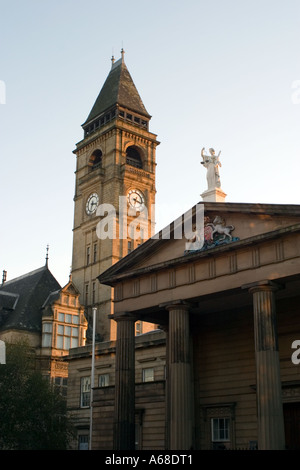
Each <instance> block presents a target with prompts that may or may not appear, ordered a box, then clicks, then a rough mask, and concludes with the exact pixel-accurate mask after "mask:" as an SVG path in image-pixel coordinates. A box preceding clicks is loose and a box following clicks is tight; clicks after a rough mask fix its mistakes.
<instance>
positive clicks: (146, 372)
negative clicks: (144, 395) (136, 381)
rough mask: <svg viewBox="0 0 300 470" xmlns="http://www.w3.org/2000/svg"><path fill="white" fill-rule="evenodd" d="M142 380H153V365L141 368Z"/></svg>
mask: <svg viewBox="0 0 300 470" xmlns="http://www.w3.org/2000/svg"><path fill="white" fill-rule="evenodd" d="M142 381H143V382H154V369H153V367H147V369H143V370H142Z"/></svg>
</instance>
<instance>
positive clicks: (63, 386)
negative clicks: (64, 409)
mask: <svg viewBox="0 0 300 470" xmlns="http://www.w3.org/2000/svg"><path fill="white" fill-rule="evenodd" d="M53 382H54V386H55V388H56V390H58V392H59V393H60V394H61V395H62V396H63V397H66V396H67V386H68V379H67V377H54V381H53Z"/></svg>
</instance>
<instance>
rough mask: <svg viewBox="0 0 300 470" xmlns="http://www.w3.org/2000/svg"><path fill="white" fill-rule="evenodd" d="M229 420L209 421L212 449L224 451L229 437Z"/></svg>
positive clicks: (216, 419) (215, 419)
mask: <svg viewBox="0 0 300 470" xmlns="http://www.w3.org/2000/svg"><path fill="white" fill-rule="evenodd" d="M229 428H230V419H229V418H212V419H211V440H212V444H213V449H225V448H226V447H227V446H226V444H225V443H228V442H229V440H230V436H229V434H230V433H229Z"/></svg>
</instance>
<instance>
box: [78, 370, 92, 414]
mask: <svg viewBox="0 0 300 470" xmlns="http://www.w3.org/2000/svg"><path fill="white" fill-rule="evenodd" d="M90 399H91V377H81V380H80V407H81V408H86V407H89V406H90Z"/></svg>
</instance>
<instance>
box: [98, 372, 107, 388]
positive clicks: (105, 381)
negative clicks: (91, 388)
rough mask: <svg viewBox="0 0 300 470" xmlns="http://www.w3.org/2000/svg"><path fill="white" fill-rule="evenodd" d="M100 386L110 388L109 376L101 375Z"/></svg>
mask: <svg viewBox="0 0 300 470" xmlns="http://www.w3.org/2000/svg"><path fill="white" fill-rule="evenodd" d="M98 385H99V387H108V386H109V374H100V375H99V380H98Z"/></svg>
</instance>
